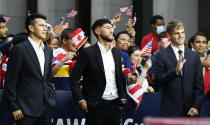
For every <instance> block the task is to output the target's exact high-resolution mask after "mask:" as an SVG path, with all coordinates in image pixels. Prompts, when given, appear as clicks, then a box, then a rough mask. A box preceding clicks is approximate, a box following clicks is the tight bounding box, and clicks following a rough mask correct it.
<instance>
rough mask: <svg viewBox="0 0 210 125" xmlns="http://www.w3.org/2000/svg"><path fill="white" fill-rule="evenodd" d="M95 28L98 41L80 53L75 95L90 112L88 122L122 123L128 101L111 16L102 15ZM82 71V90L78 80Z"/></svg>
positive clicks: (74, 78)
mask: <svg viewBox="0 0 210 125" xmlns="http://www.w3.org/2000/svg"><path fill="white" fill-rule="evenodd" d="M92 30H93V32H94V34H95V36H96V37H97V39H98V42H97V43H96V44H95V45H93V46H91V47H88V48H85V49H84V50H82V51H81V53H80V55H79V58H78V60H77V62H76V64H75V67H74V69H73V71H72V72H71V77H70V85H71V89H72V95H73V98H74V100H75V101H76V102H77V103H78V104H79V106H80V108H81V109H82V110H83V111H84V112H85V113H86V123H87V125H120V118H121V117H120V114H121V110H122V108H123V105H124V104H125V103H126V99H125V91H124V89H123V83H122V64H121V55H120V51H119V50H117V49H116V48H113V47H112V44H111V42H112V41H113V29H112V25H111V23H110V21H109V20H108V19H98V20H97V21H96V22H95V23H94V24H93V26H92ZM82 75H83V88H82V92H81V91H80V88H79V83H78V81H79V80H80V78H81V76H82Z"/></svg>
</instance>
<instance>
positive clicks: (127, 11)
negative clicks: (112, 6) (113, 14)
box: [120, 6, 133, 16]
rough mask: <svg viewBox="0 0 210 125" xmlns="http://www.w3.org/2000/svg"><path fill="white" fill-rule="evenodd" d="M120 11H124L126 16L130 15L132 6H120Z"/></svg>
mask: <svg viewBox="0 0 210 125" xmlns="http://www.w3.org/2000/svg"><path fill="white" fill-rule="evenodd" d="M120 12H121V13H125V15H126V16H132V13H133V7H132V6H130V7H129V6H127V7H123V8H120Z"/></svg>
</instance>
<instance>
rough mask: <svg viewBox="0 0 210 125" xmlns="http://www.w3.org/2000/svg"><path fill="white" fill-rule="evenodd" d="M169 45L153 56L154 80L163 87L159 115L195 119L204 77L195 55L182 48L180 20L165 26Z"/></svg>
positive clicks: (182, 29) (183, 34)
mask: <svg viewBox="0 0 210 125" xmlns="http://www.w3.org/2000/svg"><path fill="white" fill-rule="evenodd" d="M167 32H168V34H169V37H170V38H171V46H169V47H168V48H166V49H165V50H163V51H161V52H159V53H158V54H157V55H156V60H157V61H156V66H155V71H156V79H157V84H158V85H159V86H160V87H162V98H161V105H160V115H161V116H169V117H171V116H172V117H173V116H197V115H198V114H199V108H200V106H201V100H202V95H203V86H204V82H203V76H202V68H201V62H200V58H199V56H198V54H197V53H196V52H193V51H191V50H190V49H188V48H186V47H185V46H184V41H185V32H184V26H183V24H182V22H181V21H178V20H176V21H171V22H169V24H168V25H167Z"/></svg>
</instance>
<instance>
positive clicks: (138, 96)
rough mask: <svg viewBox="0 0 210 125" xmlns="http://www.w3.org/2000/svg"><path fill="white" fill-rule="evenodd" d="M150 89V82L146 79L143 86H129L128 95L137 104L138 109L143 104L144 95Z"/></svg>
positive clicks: (127, 87)
mask: <svg viewBox="0 0 210 125" xmlns="http://www.w3.org/2000/svg"><path fill="white" fill-rule="evenodd" d="M147 88H148V82H147V80H146V79H144V82H143V84H142V86H141V85H139V84H138V83H135V84H131V85H127V86H126V89H127V93H128V95H129V96H130V97H131V98H132V99H133V101H134V103H135V107H136V109H137V108H138V106H139V104H140V103H141V102H142V98H143V94H144V92H146V91H147Z"/></svg>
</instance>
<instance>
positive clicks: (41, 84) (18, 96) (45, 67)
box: [5, 14, 55, 125]
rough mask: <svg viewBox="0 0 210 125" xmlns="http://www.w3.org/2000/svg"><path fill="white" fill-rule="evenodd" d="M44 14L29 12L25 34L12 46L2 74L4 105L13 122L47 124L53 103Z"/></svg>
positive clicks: (49, 52) (49, 50)
mask: <svg viewBox="0 0 210 125" xmlns="http://www.w3.org/2000/svg"><path fill="white" fill-rule="evenodd" d="M45 20H46V17H45V16H43V15H41V14H32V15H30V16H28V17H27V19H26V22H25V26H26V29H27V32H28V33H29V37H28V39H27V40H26V41H24V42H21V43H19V44H17V45H15V46H14V48H13V49H12V51H11V52H10V54H9V60H8V69H7V73H6V82H5V84H6V96H7V99H8V106H9V109H10V111H11V112H12V115H13V116H14V119H15V120H16V124H17V125H49V124H50V123H51V118H50V110H51V108H52V106H55V91H54V89H53V83H52V71H51V70H52V67H51V66H52V59H53V56H52V50H51V49H50V48H48V47H47V46H46V45H45V44H43V41H42V40H43V39H45V37H46V34H47V27H46V21H45Z"/></svg>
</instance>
